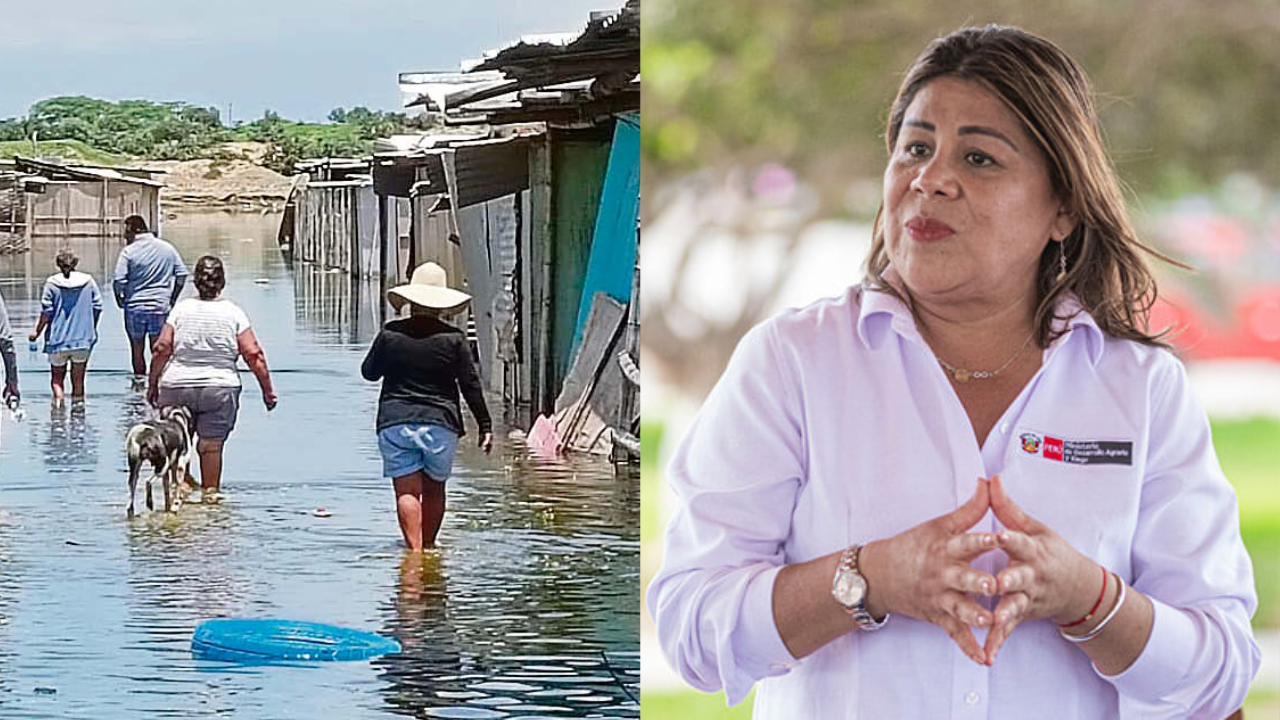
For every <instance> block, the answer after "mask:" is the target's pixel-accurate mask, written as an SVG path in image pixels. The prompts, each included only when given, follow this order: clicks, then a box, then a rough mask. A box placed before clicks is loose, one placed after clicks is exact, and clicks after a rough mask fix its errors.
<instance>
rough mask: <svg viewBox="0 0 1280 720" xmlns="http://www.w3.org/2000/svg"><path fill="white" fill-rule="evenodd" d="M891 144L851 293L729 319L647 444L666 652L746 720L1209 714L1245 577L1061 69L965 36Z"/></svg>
mask: <svg viewBox="0 0 1280 720" xmlns="http://www.w3.org/2000/svg"><path fill="white" fill-rule="evenodd" d="M886 136H887V141H888V150H889V161H888V165H887V167H886V168H885V174H884V201H883V205H882V207H881V211H880V214H879V217H878V218H877V222H876V226H875V231H874V233H875V234H874V238H873V244H872V248H871V253H870V257H869V259H868V263H867V272H866V277H865V279H864V281H863V283H862V284H861V286H859V287H854V288H851V289H850V290H848V291H847V292H846V293H845V294H844V295H843V296H841V297H837V298H832V299H828V300H823V301H819V302H817V303H815V304H813V305H810V306H809V307H806V308H803V309H800V310H793V311H787V312H784V313H782V314H781V315H779V316H777V317H775V318H773V319H771V320H769V321H767V322H765V323H763V324H761V325H760V326H758V327H756V328H755V329H753V330H752V331H751V332H750V333H748V335H747V336H746V337H745V338H744V339H743V341H742V343H741V344H740V345H739V347H738V349H737V351H736V353H735V354H734V357H733V359H732V360H731V361H730V364H729V367H728V368H727V370H726V371H725V374H724V376H723V377H722V378H721V380H720V382H719V384H718V385H717V387H716V388H715V390H714V391H713V392H712V393H711V395H710V397H709V398H708V399H707V402H706V404H705V405H704V407H703V408H702V410H701V411H700V413H699V416H698V419H697V420H696V421H695V423H694V425H693V427H692V429H691V431H690V433H689V435H688V436H687V437H686V438H685V439H684V441H683V443H682V445H681V446H680V448H679V449H678V451H677V453H676V455H675V458H674V460H673V462H672V465H671V469H670V473H669V477H670V478H671V482H672V484H673V486H674V488H675V490H676V492H677V495H678V496H679V499H680V505H679V507H678V509H677V511H676V513H675V515H674V517H673V519H672V522H671V525H670V527H669V529H668V532H667V537H666V554H665V559H664V564H663V566H662V568H661V570H660V571H659V573H658V575H657V576H656V578H655V579H654V581H653V583H652V585H651V586H650V589H649V598H648V599H649V607H650V608H651V609H652V610H653V612H654V615H655V618H656V621H657V628H658V633H659V636H660V638H661V641H662V645H663V649H664V651H665V652H666V654H667V656H668V658H669V659H670V660H671V662H672V664H673V666H674V667H676V668H677V670H678V671H679V672H680V674H681V675H682V676H683V677H684V678H685V679H686V680H687V681H688V682H689V683H691V684H692V685H694V686H695V687H697V688H700V689H703V690H707V691H713V690H717V689H724V691H725V692H726V694H727V696H728V700H729V702H730V703H736V702H738V701H740V700H741V699H742V698H743V697H744V696H745V695H746V694H747V692H748V691H749V690H750V689H751V687H752V685H753V684H755V683H757V682H760V687H759V690H758V692H757V695H756V707H755V714H754V717H756V718H758V719H762V720H768V719H771V718H788V719H789V718H824V719H826V718H881V717H895V718H946V717H984V718H985V717H991V718H1027V717H1036V718H1054V717H1061V718H1090V719H1096V718H1116V717H1137V716H1141V717H1176V718H1183V717H1208V718H1222V717H1225V716H1226V715H1228V714H1230V713H1231V712H1232V711H1234V710H1236V709H1237V708H1238V707H1239V706H1240V704H1241V702H1242V701H1243V699H1244V696H1245V693H1246V691H1247V690H1248V687H1249V684H1250V682H1251V681H1252V679H1253V677H1254V675H1255V674H1256V672H1257V669H1258V663H1259V651H1258V647H1257V644H1256V643H1255V642H1254V639H1253V637H1252V634H1251V629H1250V621H1249V619H1250V616H1251V615H1252V614H1253V611H1254V608H1255V606H1256V603H1257V600H1256V594H1255V591H1254V588H1253V571H1252V566H1251V563H1250V560H1249V556H1248V555H1247V554H1246V552H1245V548H1244V545H1243V543H1242V542H1241V539H1240V532H1239V521H1238V514H1237V508H1236V498H1235V495H1234V493H1233V491H1232V489H1231V486H1230V485H1229V484H1228V482H1227V480H1226V478H1225V477H1223V474H1222V471H1221V469H1220V467H1219V464H1218V461H1217V458H1216V456H1215V455H1214V450H1213V444H1212V442H1211V438H1210V434H1209V424H1208V422H1207V421H1206V419H1205V415H1204V412H1203V410H1202V409H1201V408H1200V407H1199V406H1197V405H1196V402H1195V400H1194V399H1193V397H1192V393H1191V391H1190V388H1189V386H1188V383H1187V378H1186V374H1185V372H1184V370H1183V367H1182V365H1181V363H1180V362H1179V361H1178V360H1177V359H1176V358H1175V357H1174V356H1173V354H1171V353H1170V352H1169V350H1168V349H1167V347H1166V346H1165V345H1164V344H1163V343H1162V342H1161V341H1160V339H1159V338H1158V337H1157V336H1155V335H1152V334H1150V333H1149V332H1148V330H1147V328H1146V319H1147V313H1148V310H1149V308H1150V307H1151V304H1152V302H1154V299H1155V296H1156V289H1155V284H1154V282H1153V280H1152V277H1151V275H1150V272H1149V270H1148V269H1147V267H1146V265H1145V263H1144V256H1156V257H1159V256H1158V255H1156V253H1154V252H1153V251H1151V250H1149V249H1148V248H1146V247H1145V246H1143V245H1142V244H1141V243H1140V241H1139V240H1138V239H1137V237H1136V235H1135V233H1134V230H1133V228H1132V227H1131V225H1130V221H1129V218H1128V212H1127V210H1126V207H1125V203H1124V200H1123V196H1122V193H1121V191H1120V187H1119V184H1118V181H1117V179H1116V177H1115V174H1114V171H1113V170H1112V168H1111V164H1110V162H1109V159H1108V158H1107V156H1106V153H1105V151H1104V150H1103V145H1102V141H1101V138H1100V133H1099V129H1098V122H1097V117H1096V112H1095V109H1094V101H1093V97H1092V94H1091V90H1090V88H1089V85H1088V82H1087V80H1086V79H1085V77H1084V75H1083V73H1082V71H1081V70H1080V68H1079V67H1078V66H1077V65H1076V63H1075V62H1074V61H1073V60H1072V59H1071V58H1069V57H1068V56H1067V55H1066V54H1065V53H1063V52H1062V51H1061V50H1060V49H1058V48H1057V47H1056V46H1054V45H1053V44H1052V43H1049V42H1047V41H1045V40H1043V39H1041V38H1038V37H1035V36H1032V35H1029V34H1027V33H1025V32H1023V31H1020V30H1017V29H1013V28H1007V27H998V26H988V27H985V28H981V29H978V28H965V29H961V30H959V31H957V32H955V33H952V34H951V35H948V36H946V37H943V38H940V39H938V40H935V41H934V42H933V43H932V44H930V45H929V47H928V48H927V49H926V50H925V51H924V53H923V54H922V55H921V56H920V58H919V59H917V61H916V63H915V64H914V66H913V67H912V68H911V70H910V72H909V73H908V75H907V76H906V78H905V79H904V81H903V83H902V86H901V88H900V89H899V92H898V96H897V98H896V99H895V101H894V103H893V107H892V110H891V115H890V118H889V124H888V128H887V133H886ZM997 476H998V477H997ZM987 478H990V479H989V480H988V479H987Z"/></svg>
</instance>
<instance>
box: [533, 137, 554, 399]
mask: <svg viewBox="0 0 1280 720" xmlns="http://www.w3.org/2000/svg"><path fill="white" fill-rule="evenodd" d="M529 150H530V152H529V165H530V167H529V195H530V198H529V209H530V215H529V220H530V222H529V226H530V239H529V246H530V247H529V249H530V257H529V261H530V263H529V264H530V268H529V270H530V275H531V277H530V280H531V283H530V295H531V299H532V301H533V302H532V307H531V308H530V317H529V319H528V320H529V323H530V325H529V327H528V328H526V329H527V330H528V331H529V333H530V334H531V335H532V336H533V337H534V338H535V340H534V347H533V348H532V350H533V352H532V353H531V354H530V356H531V359H532V361H533V362H534V367H533V368H532V371H533V396H532V398H531V400H532V403H533V405H532V408H531V413H532V414H533V415H537V414H539V413H550V412H552V411H553V410H554V409H555V393H554V391H553V389H552V388H551V387H550V383H551V380H550V378H551V362H552V353H551V321H552V304H551V301H552V292H553V288H552V282H553V280H554V277H553V272H552V261H553V259H554V252H555V239H554V237H553V236H552V232H553V226H552V212H551V204H552V202H553V201H554V200H553V198H552V182H551V179H552V172H553V168H552V166H551V138H550V136H549V135H543V136H542V137H540V138H538V140H537V141H536V142H533V143H530V145H529Z"/></svg>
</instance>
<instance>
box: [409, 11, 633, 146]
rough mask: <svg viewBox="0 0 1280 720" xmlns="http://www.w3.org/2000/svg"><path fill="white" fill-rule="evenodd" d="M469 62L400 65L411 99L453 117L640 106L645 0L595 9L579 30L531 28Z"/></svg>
mask: <svg viewBox="0 0 1280 720" xmlns="http://www.w3.org/2000/svg"><path fill="white" fill-rule="evenodd" d="M463 66H464V68H465V67H469V68H470V71H469V72H466V73H401V75H400V88H401V90H403V91H405V92H406V93H407V94H408V95H409V96H410V97H409V99H408V102H407V105H406V106H408V107H411V106H414V105H423V106H425V107H426V108H427V109H428V110H429V111H435V112H438V113H440V114H441V115H442V116H443V117H444V118H445V121H446V123H448V124H450V125H458V124H475V123H486V122H488V123H508V122H527V121H538V120H544V121H549V122H569V123H591V122H595V121H596V120H598V119H599V118H600V117H602V116H603V117H607V116H609V115H612V114H615V113H618V112H628V111H634V110H639V108H640V93H639V90H640V88H639V76H640V0H627V3H626V4H625V5H623V7H621V8H620V9H618V10H616V11H612V12H604V13H592V15H591V19H590V20H589V21H588V22H587V26H586V28H585V29H584V30H583V31H582V32H580V33H576V34H574V33H560V34H554V35H534V36H525V37H522V38H521V39H520V40H518V41H516V42H515V43H512V44H510V45H507V46H505V47H503V48H500V49H497V50H493V51H490V52H488V53H486V54H485V57H484V58H483V59H481V60H479V61H472V62H470V63H464V65H463ZM468 77H472V78H480V79H472V80H468Z"/></svg>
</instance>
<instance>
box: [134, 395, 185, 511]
mask: <svg viewBox="0 0 1280 720" xmlns="http://www.w3.org/2000/svg"><path fill="white" fill-rule="evenodd" d="M195 435H196V433H195V423H194V422H193V420H192V417H191V411H190V410H188V409H187V408H185V407H182V406H180V405H169V406H166V407H163V408H160V414H159V417H157V418H155V419H154V420H144V421H142V422H140V423H138V424H137V425H134V426H133V427H131V428H129V434H128V435H126V436H125V441H124V445H125V452H126V453H127V455H128V457H129V517H133V496H134V493H135V491H136V489H137V487H138V473H139V472H141V470H142V466H143V464H144V463H151V468H152V474H151V477H149V478H147V485H146V488H147V489H146V494H147V509H148V510H154V509H155V506H154V505H153V504H152V502H151V481H152V480H156V479H159V480H160V481H161V484H162V485H163V487H164V509H165V511H166V512H168V511H171V510H176V509H177V508H178V507H179V506H181V505H182V498H183V496H184V494H185V492H184V491H185V489H186V485H187V475H188V468H189V467H190V465H191V454H192V452H194V450H195V445H196V439H195Z"/></svg>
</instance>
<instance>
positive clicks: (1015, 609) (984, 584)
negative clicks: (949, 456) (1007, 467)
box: [863, 476, 1102, 666]
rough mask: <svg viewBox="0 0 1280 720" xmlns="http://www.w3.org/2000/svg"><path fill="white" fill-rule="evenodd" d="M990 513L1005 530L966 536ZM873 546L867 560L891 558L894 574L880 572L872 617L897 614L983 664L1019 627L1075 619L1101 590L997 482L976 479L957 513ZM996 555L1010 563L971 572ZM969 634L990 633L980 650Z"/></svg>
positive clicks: (1086, 563)
mask: <svg viewBox="0 0 1280 720" xmlns="http://www.w3.org/2000/svg"><path fill="white" fill-rule="evenodd" d="M988 508H990V509H991V510H992V511H994V512H995V516H996V518H997V519H998V520H999V521H1000V522H1001V523H1002V524H1003V525H1004V527H1005V529H1004V530H1001V531H999V532H997V533H987V532H977V533H975V532H969V529H970V528H972V527H973V526H974V525H976V524H977V523H978V521H980V520H981V519H982V518H983V516H985V515H986V513H987V509H988ZM876 544H879V545H881V547H880V548H879V552H878V553H875V551H874V550H873V553H875V554H880V555H881V556H882V557H884V558H893V561H892V565H893V566H896V568H897V570H896V571H890V570H888V568H887V567H886V572H884V573H881V574H880V576H879V577H875V578H872V579H871V584H872V588H871V596H870V597H869V598H868V603H869V605H870V607H869V609H870V610H871V611H872V612H873V614H875V615H877V616H880V615H882V614H883V613H884V612H896V613H902V614H905V615H909V616H911V617H915V618H919V619H921V620H925V621H927V622H930V623H933V624H934V625H937V626H938V627H941V628H942V629H943V630H945V631H946V632H947V634H948V635H949V636H951V639H952V640H954V641H955V643H956V644H957V645H959V646H960V649H961V650H963V651H964V653H965V654H966V655H968V656H969V657H970V658H971V659H973V661H974V662H977V663H979V664H981V665H988V666H989V665H991V664H993V663H994V662H995V659H996V654H997V653H998V652H999V651H1000V647H1001V646H1002V645H1004V642H1005V640H1007V639H1008V638H1009V635H1010V634H1011V633H1012V632H1013V630H1014V628H1016V627H1017V626H1018V625H1019V624H1020V623H1022V622H1023V621H1026V620H1035V619H1039V618H1047V619H1050V620H1051V621H1053V622H1055V623H1057V624H1064V623H1070V622H1073V621H1075V620H1078V619H1079V618H1081V617H1082V616H1083V615H1084V614H1085V613H1087V612H1088V611H1089V607H1090V606H1091V605H1092V604H1093V602H1094V599H1095V598H1096V597H1097V596H1098V594H1099V588H1100V587H1101V585H1102V574H1101V573H1099V572H1098V571H1097V567H1098V566H1097V564H1096V563H1094V562H1093V561H1092V560H1090V559H1088V558H1086V557H1084V556H1083V555H1081V554H1080V553H1079V552H1077V551H1076V550H1075V549H1074V548H1072V547H1071V545H1070V544H1069V543H1067V541H1066V540H1064V539H1063V538H1062V537H1061V536H1060V535H1058V534H1057V533H1055V532H1054V531H1053V530H1051V529H1049V527H1048V526H1046V525H1044V524H1043V523H1040V522H1039V521H1037V520H1036V519H1034V518H1032V517H1031V516H1030V515H1028V514H1027V513H1026V512H1024V511H1023V510H1022V509H1021V508H1020V507H1018V506H1017V505H1016V504H1015V503H1014V502H1013V501H1012V500H1011V499H1009V496H1008V495H1007V494H1006V493H1005V490H1004V486H1003V485H1002V484H1001V482H1000V478H999V477H998V476H997V477H993V478H991V479H990V480H986V479H979V480H978V486H977V488H976V489H975V490H974V493H973V496H972V497H970V498H969V500H968V501H967V502H965V504H964V505H961V506H960V507H959V508H957V509H956V510H955V511H953V512H950V513H947V514H946V515H942V516H940V517H937V518H934V519H933V520H929V521H927V522H924V523H922V524H920V525H917V526H915V527H914V528H911V529H910V530H907V531H905V532H903V533H901V534H899V535H895V536H894V537H891V538H886V539H885V540H883V541H879V542H878V543H876ZM867 549H870V546H868V548H867ZM994 550H999V551H1002V552H1004V553H1005V554H1006V555H1007V556H1008V558H1009V564H1008V566H1007V567H1005V568H1004V569H1003V570H1001V571H1000V572H999V574H997V575H996V576H995V577H992V576H991V575H990V574H988V573H985V572H982V571H981V570H978V569H976V568H974V567H973V566H972V565H971V563H972V561H973V560H975V559H976V558H977V557H978V556H980V555H983V554H984V553H987V552H990V551H994ZM863 552H864V553H865V552H866V550H865V549H864V551H863ZM868 560H870V558H868ZM868 569H870V568H868ZM971 594H972V595H986V596H990V597H999V598H1000V599H999V601H998V602H997V603H996V606H995V609H994V610H987V609H986V608H984V607H982V606H981V605H980V604H978V603H977V602H976V601H975V600H974V599H973V598H972V597H970V595H971ZM975 627H979V628H987V629H988V633H987V638H986V643H985V646H984V647H979V646H978V641H977V638H976V636H975V635H974V633H973V628H975Z"/></svg>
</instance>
